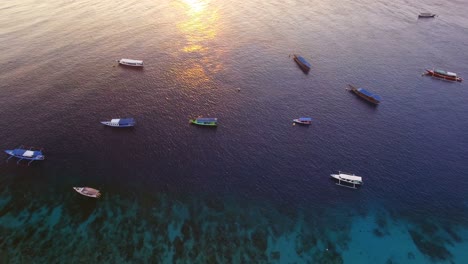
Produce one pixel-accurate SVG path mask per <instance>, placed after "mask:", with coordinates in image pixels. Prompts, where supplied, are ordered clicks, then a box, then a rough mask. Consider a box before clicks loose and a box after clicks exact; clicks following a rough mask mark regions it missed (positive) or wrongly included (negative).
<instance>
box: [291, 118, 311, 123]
mask: <svg viewBox="0 0 468 264" xmlns="http://www.w3.org/2000/svg"><path fill="white" fill-rule="evenodd" d="M293 123H295V124H300V125H310V124H312V118H310V117H299V118H296V119H293Z"/></svg>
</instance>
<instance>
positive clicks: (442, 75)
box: [426, 70, 463, 82]
mask: <svg viewBox="0 0 468 264" xmlns="http://www.w3.org/2000/svg"><path fill="white" fill-rule="evenodd" d="M426 75H429V76H432V77H435V78H439V79H444V80H448V81H454V82H461V81H463V79H462V78H461V77H458V75H457V74H456V73H454V72H448V71H444V70H426Z"/></svg>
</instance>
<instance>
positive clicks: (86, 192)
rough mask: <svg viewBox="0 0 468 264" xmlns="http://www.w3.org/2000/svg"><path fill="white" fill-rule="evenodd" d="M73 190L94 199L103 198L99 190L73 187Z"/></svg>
mask: <svg viewBox="0 0 468 264" xmlns="http://www.w3.org/2000/svg"><path fill="white" fill-rule="evenodd" d="M73 189H74V190H75V191H76V192H78V193H79V194H81V195H84V196H88V197H92V198H99V197H101V193H100V192H99V190H96V189H94V188H91V187H73Z"/></svg>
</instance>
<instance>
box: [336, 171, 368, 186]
mask: <svg viewBox="0 0 468 264" xmlns="http://www.w3.org/2000/svg"><path fill="white" fill-rule="evenodd" d="M330 176H331V177H332V178H334V179H337V180H338V183H337V185H340V186H344V187H349V188H354V189H356V185H362V184H363V183H362V177H361V176H356V175H354V174H347V173H342V172H341V171H339V172H338V174H331V175H330ZM341 182H344V183H347V185H345V184H341ZM350 184H352V186H350Z"/></svg>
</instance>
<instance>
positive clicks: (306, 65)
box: [294, 54, 311, 73]
mask: <svg viewBox="0 0 468 264" xmlns="http://www.w3.org/2000/svg"><path fill="white" fill-rule="evenodd" d="M294 61H295V62H296V63H297V65H299V67H300V68H301V70H302V71H304V73H308V72H309V71H310V67H311V65H310V63H309V62H307V61H306V59H304V58H303V57H301V56H297V55H296V54H294Z"/></svg>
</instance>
